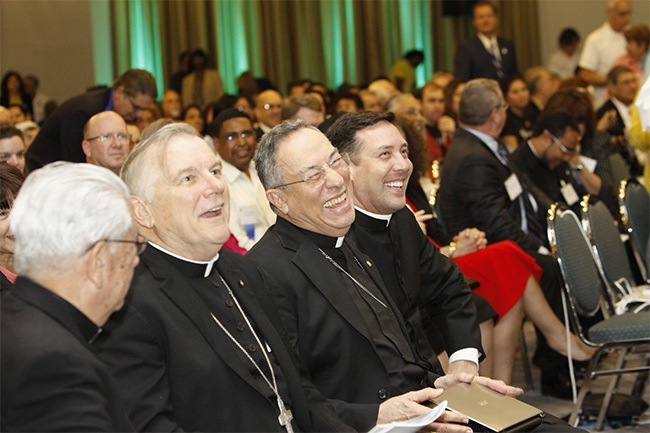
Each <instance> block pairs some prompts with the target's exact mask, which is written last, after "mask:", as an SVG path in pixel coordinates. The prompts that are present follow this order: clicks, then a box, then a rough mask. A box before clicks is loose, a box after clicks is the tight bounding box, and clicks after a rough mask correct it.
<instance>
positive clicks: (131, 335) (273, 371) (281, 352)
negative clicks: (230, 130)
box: [101, 123, 351, 432]
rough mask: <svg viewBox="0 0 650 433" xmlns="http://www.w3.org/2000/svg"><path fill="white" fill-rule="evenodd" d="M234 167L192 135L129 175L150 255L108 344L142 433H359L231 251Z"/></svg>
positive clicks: (156, 147) (176, 139) (188, 130)
mask: <svg viewBox="0 0 650 433" xmlns="http://www.w3.org/2000/svg"><path fill="white" fill-rule="evenodd" d="M221 170H222V163H221V161H220V160H219V159H218V157H217V155H215V154H214V152H213V151H212V150H211V149H210V147H209V146H208V144H207V143H206V142H205V141H203V140H202V139H201V138H200V137H199V136H197V135H196V132H195V131H194V129H193V128H192V127H191V126H189V125H186V124H178V123H176V124H171V125H167V126H165V127H163V128H161V129H160V130H158V131H157V132H155V133H154V134H153V135H152V136H151V137H149V138H148V139H147V140H145V141H142V142H141V143H140V144H139V145H138V146H137V147H136V148H135V149H134V150H133V152H132V153H131V154H130V155H129V157H128V158H127V160H126V162H125V163H124V167H123V168H122V173H121V176H122V178H123V179H124V181H125V182H126V184H127V185H128V186H129V188H130V189H131V193H132V194H133V197H132V199H131V209H132V213H133V215H134V218H135V220H136V222H137V223H138V225H139V226H140V230H141V232H142V234H143V235H145V236H146V237H147V239H149V244H150V248H148V249H147V251H145V253H144V254H143V255H142V257H141V260H142V261H141V263H140V266H139V267H138V268H137V270H136V276H135V278H134V279H133V285H132V288H131V292H130V293H129V295H128V297H127V300H126V307H125V308H124V309H123V310H122V311H121V312H120V313H118V314H117V315H116V316H115V317H113V318H111V321H110V323H109V325H107V329H108V331H107V337H108V338H107V340H106V341H103V342H102V344H101V347H102V350H101V356H102V357H103V358H104V359H105V360H106V362H107V363H108V364H109V366H110V368H111V372H112V373H113V375H114V376H115V378H116V380H117V381H118V384H119V386H120V392H121V393H122V399H123V401H124V404H125V405H126V406H127V410H128V413H129V414H130V416H131V418H132V420H133V423H134V425H135V427H136V429H137V430H138V431H178V430H181V429H182V430H184V431H229V432H234V431H242V432H252V431H264V432H283V431H287V432H292V431H293V429H294V428H295V429H297V430H300V431H349V430H351V428H350V427H348V426H346V425H345V424H344V423H343V422H342V421H341V420H340V419H339V418H338V417H337V416H336V415H335V413H334V409H333V408H332V407H331V406H330V405H329V404H328V403H327V401H326V400H325V399H324V398H323V397H322V396H321V395H320V393H318V392H317V391H316V390H315V388H314V387H313V385H311V384H310V382H309V381H308V379H307V378H306V377H305V376H303V375H302V374H301V373H300V368H301V367H300V366H299V364H298V361H297V360H296V359H295V357H294V355H293V353H292V351H291V349H290V347H289V343H288V341H287V340H286V335H287V334H286V329H285V327H284V325H283V323H282V321H281V319H280V317H279V314H278V313H277V311H276V309H275V305H274V304H273V301H272V300H271V298H270V295H269V288H268V284H269V283H268V282H267V280H265V279H263V277H262V276H261V272H260V271H259V270H258V269H257V267H256V266H255V264H254V263H253V262H251V261H250V260H248V259H246V258H244V257H241V256H239V255H237V254H235V253H231V252H230V251H225V250H223V249H222V246H223V244H224V243H225V242H226V241H227V240H228V238H229V236H230V230H229V227H228V221H229V211H230V209H229V204H230V200H229V192H228V187H227V184H226V182H225V179H224V178H223V175H222V172H221Z"/></svg>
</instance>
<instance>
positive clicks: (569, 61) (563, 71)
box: [546, 50, 579, 80]
mask: <svg viewBox="0 0 650 433" xmlns="http://www.w3.org/2000/svg"><path fill="white" fill-rule="evenodd" d="M578 58H579V56H578V52H575V53H574V54H573V55H572V56H567V55H566V53H565V52H564V51H562V50H557V51H555V52H554V53H553V54H551V57H550V58H549V60H548V66H547V68H546V69H548V70H549V72H550V73H552V74H555V75H557V76H558V77H559V78H560V79H561V80H566V79H567V78H571V77H573V76H574V75H575V71H576V66H578Z"/></svg>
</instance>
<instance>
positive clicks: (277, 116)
mask: <svg viewBox="0 0 650 433" xmlns="http://www.w3.org/2000/svg"><path fill="white" fill-rule="evenodd" d="M283 104H284V102H283V100H282V95H281V94H280V93H279V92H277V91H275V90H271V89H269V90H265V91H263V92H261V93H260V94H259V95H257V100H256V101H255V118H256V119H257V130H256V132H257V139H258V140H259V139H260V138H262V136H263V135H264V134H266V133H267V132H269V131H270V130H271V128H273V127H274V126H276V125H278V124H279V123H280V122H282V106H283Z"/></svg>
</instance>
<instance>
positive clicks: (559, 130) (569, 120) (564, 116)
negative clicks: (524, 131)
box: [533, 109, 580, 137]
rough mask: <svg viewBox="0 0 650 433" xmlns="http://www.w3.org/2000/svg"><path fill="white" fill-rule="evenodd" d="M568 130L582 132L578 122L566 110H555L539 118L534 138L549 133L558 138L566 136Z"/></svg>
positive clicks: (534, 129) (534, 130)
mask: <svg viewBox="0 0 650 433" xmlns="http://www.w3.org/2000/svg"><path fill="white" fill-rule="evenodd" d="M567 128H570V129H573V130H574V131H576V132H580V128H579V127H578V122H576V120H575V119H574V118H573V116H571V114H569V113H568V112H567V111H566V110H561V109H558V110H553V111H549V112H545V113H543V114H542V115H540V116H539V118H538V119H537V122H535V127H534V128H533V137H539V136H540V135H542V134H543V133H544V131H548V132H550V133H551V134H553V135H554V136H556V137H559V136H561V135H562V134H564V132H565V131H566V129H567Z"/></svg>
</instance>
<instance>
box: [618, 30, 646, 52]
mask: <svg viewBox="0 0 650 433" xmlns="http://www.w3.org/2000/svg"><path fill="white" fill-rule="evenodd" d="M623 34H624V35H625V40H626V41H634V42H636V43H638V44H645V48H646V50H647V49H648V46H650V28H649V27H648V25H647V24H637V25H636V26H632V27H630V28H629V29H627V30H625V33H623Z"/></svg>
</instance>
